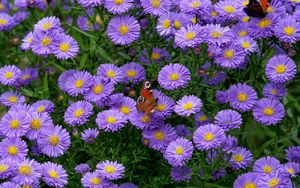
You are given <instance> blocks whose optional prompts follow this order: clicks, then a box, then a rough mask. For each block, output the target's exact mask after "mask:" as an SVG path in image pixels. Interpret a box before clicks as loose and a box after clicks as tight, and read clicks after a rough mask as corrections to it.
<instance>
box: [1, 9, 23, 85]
mask: <svg viewBox="0 0 300 188" xmlns="http://www.w3.org/2000/svg"><path fill="white" fill-rule="evenodd" d="M0 14H1V13H0ZM20 76H21V69H20V68H19V67H17V66H15V65H5V66H3V67H1V68H0V83H1V84H3V85H9V86H11V85H13V84H14V83H15V82H16V81H17V80H18V79H19V78H20Z"/></svg>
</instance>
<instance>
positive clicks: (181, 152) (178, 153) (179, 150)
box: [175, 146, 184, 155]
mask: <svg viewBox="0 0 300 188" xmlns="http://www.w3.org/2000/svg"><path fill="white" fill-rule="evenodd" d="M183 152H184V149H183V147H181V146H179V147H177V148H176V151H175V153H176V154H177V155H181V154H183Z"/></svg>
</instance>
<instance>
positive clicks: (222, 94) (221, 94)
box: [216, 91, 228, 104]
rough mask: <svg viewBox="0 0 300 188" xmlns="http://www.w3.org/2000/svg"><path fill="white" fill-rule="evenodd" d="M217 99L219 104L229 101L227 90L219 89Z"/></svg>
mask: <svg viewBox="0 0 300 188" xmlns="http://www.w3.org/2000/svg"><path fill="white" fill-rule="evenodd" d="M216 100H217V102H218V103H219V104H225V103H227V102H228V93H227V91H217V92H216Z"/></svg>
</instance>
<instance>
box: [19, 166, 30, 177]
mask: <svg viewBox="0 0 300 188" xmlns="http://www.w3.org/2000/svg"><path fill="white" fill-rule="evenodd" d="M19 173H20V174H22V175H24V176H28V175H30V174H31V173H32V168H31V167H30V166H29V165H22V166H20V167H19Z"/></svg>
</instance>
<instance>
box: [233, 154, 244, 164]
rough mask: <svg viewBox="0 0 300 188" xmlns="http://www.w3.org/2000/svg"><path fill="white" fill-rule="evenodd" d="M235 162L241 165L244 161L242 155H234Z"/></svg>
mask: <svg viewBox="0 0 300 188" xmlns="http://www.w3.org/2000/svg"><path fill="white" fill-rule="evenodd" d="M233 160H234V161H235V162H238V163H239V162H241V161H243V160H244V157H243V156H242V155H234V156H233Z"/></svg>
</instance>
